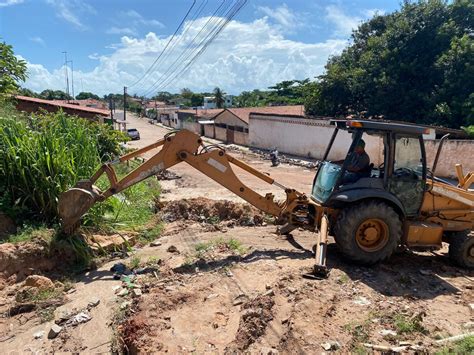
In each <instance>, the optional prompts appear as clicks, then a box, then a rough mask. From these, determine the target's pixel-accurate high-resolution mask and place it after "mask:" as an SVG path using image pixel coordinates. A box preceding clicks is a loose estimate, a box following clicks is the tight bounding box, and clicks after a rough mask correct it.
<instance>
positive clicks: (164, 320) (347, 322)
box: [0, 117, 474, 354]
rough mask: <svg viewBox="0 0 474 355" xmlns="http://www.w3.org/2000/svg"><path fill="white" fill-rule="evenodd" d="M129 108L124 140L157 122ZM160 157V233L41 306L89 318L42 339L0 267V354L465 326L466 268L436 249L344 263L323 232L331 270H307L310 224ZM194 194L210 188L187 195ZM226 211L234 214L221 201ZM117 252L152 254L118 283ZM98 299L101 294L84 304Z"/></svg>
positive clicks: (291, 174) (346, 347)
mask: <svg viewBox="0 0 474 355" xmlns="http://www.w3.org/2000/svg"><path fill="white" fill-rule="evenodd" d="M130 120H131V121H132V122H133V123H132V126H135V127H136V128H138V129H139V130H140V133H141V135H142V140H141V141H136V142H132V143H130V144H131V145H133V146H143V145H144V144H147V143H151V142H153V141H155V140H156V139H158V138H159V137H161V136H162V135H163V133H166V132H167V130H166V129H164V128H161V127H157V126H151V125H149V124H148V123H146V122H145V121H142V120H137V119H134V118H133V117H132V118H130ZM233 154H238V155H239V156H240V157H241V158H243V159H244V160H245V161H247V162H250V163H251V164H252V165H253V166H256V167H257V168H258V169H261V170H267V171H270V172H271V174H272V176H274V177H276V179H277V180H278V181H279V182H280V183H282V184H284V185H288V186H291V187H295V188H296V189H298V190H300V191H303V192H309V189H310V186H311V183H312V178H313V172H312V171H309V170H307V169H304V168H301V167H295V166H288V165H285V164H283V165H281V166H280V167H278V168H276V169H273V168H270V167H269V162H268V161H263V160H260V159H259V157H258V156H257V155H254V154H252V153H250V152H248V151H240V152H237V153H233ZM170 170H171V171H172V172H173V173H175V174H176V176H177V177H179V178H178V179H171V180H163V181H162V182H161V184H162V187H163V196H162V198H163V200H164V201H166V202H167V204H166V206H165V207H164V209H163V210H162V215H163V218H164V219H165V220H167V221H168V223H167V224H166V227H165V230H164V232H163V234H162V236H161V237H160V238H159V240H158V241H157V243H156V244H152V245H153V246H151V245H150V246H146V247H143V248H139V249H137V250H136V252H135V254H134V255H133V256H129V257H128V258H125V259H124V260H112V261H108V262H107V263H105V264H103V265H102V266H100V267H99V268H98V269H97V270H93V271H90V272H87V273H85V274H83V275H80V276H79V277H78V278H76V279H74V280H72V281H73V283H72V284H71V285H70V286H69V287H72V290H74V291H67V289H68V288H69V287H65V285H64V284H63V285H60V284H58V283H56V287H57V288H58V289H59V290H61V291H64V292H60V293H59V294H58V295H57V297H56V300H57V302H58V305H57V306H58V308H56V310H55V311H54V314H53V315H52V316H51V317H50V318H53V319H54V320H55V321H58V319H59V318H61V316H62V315H64V314H68V313H71V312H72V313H75V312H73V310H76V311H80V310H85V311H86V313H87V314H88V315H90V316H91V320H89V321H88V322H85V323H81V324H79V325H77V326H72V325H71V326H65V327H64V328H63V330H62V331H61V333H60V334H59V336H58V337H56V338H55V339H52V340H50V339H48V338H47V335H48V332H49V330H50V329H51V326H52V324H53V322H54V320H49V321H45V322H44V321H42V319H41V316H42V314H41V312H39V311H38V310H37V311H28V310H26V311H24V312H21V313H20V314H17V315H13V314H12V310H14V305H15V304H16V303H17V302H16V301H15V298H18V297H17V295H18V294H20V293H21V292H24V291H22V290H24V289H25V286H24V285H23V283H21V282H20V283H18V282H16V281H18V280H14V279H10V280H8V281H9V285H7V286H6V287H4V288H3V290H2V291H1V292H0V312H2V314H3V317H2V318H0V348H1V349H2V353H6V354H10V353H11V354H13V353H30V352H31V353H38V352H39V353H49V352H86V353H108V352H110V351H111V350H112V349H115V350H117V349H118V348H119V347H122V350H123V351H127V350H128V351H129V352H132V353H135V352H142V353H151V352H153V353H164V352H168V353H172V354H174V353H189V352H194V353H228V354H230V353H242V352H249V353H256V354H259V353H261V354H270V353H277V352H279V353H283V354H294V353H301V354H303V353H308V354H313V353H322V352H328V351H336V352H340V353H348V352H367V351H371V350H370V349H368V348H364V347H363V346H362V344H363V343H370V344H375V345H384V346H395V347H397V346H399V345H400V344H402V345H403V344H404V343H403V342H407V344H410V345H406V346H405V347H404V348H403V349H405V350H406V351H408V352H412V353H414V352H418V353H420V352H434V351H435V350H436V349H438V348H440V345H438V344H436V343H435V340H436V339H437V338H444V337H448V336H450V335H457V334H462V333H467V332H469V331H473V329H471V330H469V329H467V328H466V324H467V327H469V324H468V323H469V322H471V325H470V326H472V321H473V320H474V310H472V309H470V304H473V303H474V291H473V288H474V280H473V278H474V275H473V273H469V272H467V271H466V270H462V269H459V268H456V267H454V266H452V265H451V263H450V261H449V259H448V257H447V255H446V249H443V250H441V251H437V252H436V253H428V252H426V253H415V252H407V251H405V252H402V253H400V254H397V255H395V256H394V257H392V259H391V260H390V261H389V262H386V263H384V264H380V265H377V266H374V267H370V268H367V267H359V266H356V265H352V264H349V263H346V262H345V261H344V260H343V258H342V256H341V255H340V254H339V252H338V250H337V248H336V246H335V244H334V243H331V244H330V245H329V251H328V265H329V267H330V268H331V273H330V275H329V278H328V279H325V280H308V279H305V278H303V277H302V275H303V274H304V273H306V272H308V271H310V269H311V267H312V265H313V262H314V260H313V255H312V252H311V248H312V246H313V245H314V243H315V235H314V234H311V233H309V232H306V231H295V232H294V235H293V237H288V238H287V237H284V236H278V235H276V234H275V233H274V232H275V229H276V227H275V226H274V225H271V224H268V223H271V221H270V220H269V219H268V218H266V216H265V215H263V214H259V213H258V212H257V211H255V210H253V209H250V208H248V207H244V206H243V205H241V204H240V202H242V200H240V199H239V198H237V197H235V196H233V195H232V194H231V193H230V192H228V191H226V190H225V189H224V188H222V187H221V186H220V185H218V184H217V183H215V182H213V181H210V180H209V179H208V178H206V177H205V176H203V175H202V174H200V173H199V172H197V171H195V170H193V168H191V167H189V166H186V165H179V166H177V167H175V168H173V169H170ZM245 181H250V180H247V179H245ZM249 185H250V186H251V187H252V188H255V189H257V191H261V192H262V193H266V192H268V191H272V192H273V191H274V192H277V191H278V190H277V189H275V188H274V187H273V186H266V184H260V183H259V182H258V181H256V180H251V181H250V182H249ZM199 196H201V197H202V196H205V197H206V198H207V199H209V200H205V199H198V200H192V198H195V197H199ZM280 196H281V195H280ZM183 199H187V200H186V201H183ZM189 199H191V200H189ZM212 200H219V201H217V202H213V201H212ZM222 200H231V201H232V202H233V203H229V202H222ZM235 203H237V204H235ZM226 210H231V211H232V213H234V214H232V213H230V214H226V213H222V212H223V211H226ZM183 212H184V213H183ZM187 212H189V213H187ZM217 215H220V216H219V218H216V217H215V216H217ZM249 221H250V222H251V223H249ZM249 224H250V226H249ZM252 224H256V225H257V226H252ZM267 224H268V225H267ZM0 255H1V256H3V255H4V254H2V251H1V250H0ZM132 259H133V261H132ZM158 260H159V261H158ZM0 261H1V258H0ZM118 261H122V262H124V263H129V264H130V263H134V262H135V263H136V264H138V263H140V264H145V263H147V262H148V263H149V264H158V265H157V270H156V271H155V272H150V273H147V274H144V275H139V276H137V278H136V279H133V278H132V279H130V278H128V279H126V280H125V282H124V281H120V280H114V278H113V273H112V272H111V271H110V268H111V266H112V265H113V264H114V263H116V262H118ZM56 265H57V263H56ZM10 267H11V266H10ZM49 269H51V268H49ZM37 271H38V270H36V271H35V270H33V271H32V270H30V271H29V272H25V276H26V274H28V273H38V272H37ZM57 271H58V270H57V266H56V272H55V270H54V269H53V270H50V271H49V272H46V275H47V276H50V277H51V278H52V279H60V273H58V272H57ZM124 290H125V291H124ZM135 290H140V291H135ZM121 293H127V295H124V296H120V294H121ZM133 295H134V296H133ZM96 298H98V299H99V301H100V302H99V304H96V305H93V306H91V305H89V306H88V304H89V303H91V302H92V304H94V303H95V301H96ZM13 313H15V312H13ZM76 313H77V312H76ZM43 318H44V315H43ZM41 331H44V335H43V336H41V337H39V338H38V339H35V334H37V333H38V332H41ZM396 350H397V349H396ZM398 350H401V349H398Z"/></svg>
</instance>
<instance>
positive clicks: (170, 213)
mask: <svg viewBox="0 0 474 355" xmlns="http://www.w3.org/2000/svg"><path fill="white" fill-rule="evenodd" d="M160 212H161V215H162V218H163V220H164V221H166V222H174V221H177V220H182V219H184V220H191V221H197V222H207V223H213V224H217V223H219V222H221V221H235V223H236V224H237V225H240V226H258V225H262V224H264V221H265V220H264V217H265V214H264V213H263V212H262V211H259V210H258V209H256V208H255V207H252V206H251V205H249V204H245V203H236V202H232V201H227V200H218V201H216V200H210V199H207V198H202V197H200V198H191V199H183V200H179V201H170V202H167V203H166V204H164V206H162V207H161V210H160Z"/></svg>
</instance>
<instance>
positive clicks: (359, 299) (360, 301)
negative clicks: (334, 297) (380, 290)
mask: <svg viewBox="0 0 474 355" xmlns="http://www.w3.org/2000/svg"><path fill="white" fill-rule="evenodd" d="M354 303H355V304H356V305H358V306H368V305H369V304H371V302H370V301H369V300H368V299H367V298H365V297H364V296H359V297H357V299H356V300H354Z"/></svg>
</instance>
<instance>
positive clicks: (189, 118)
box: [177, 108, 224, 138]
mask: <svg viewBox="0 0 474 355" xmlns="http://www.w3.org/2000/svg"><path fill="white" fill-rule="evenodd" d="M223 111H224V110H223V109H221V108H216V109H194V110H178V111H177V114H178V124H179V125H180V128H184V129H188V130H190V131H192V132H195V133H197V134H200V135H205V136H206V137H211V138H213V136H214V118H215V117H216V116H217V115H218V114H220V113H221V112H223Z"/></svg>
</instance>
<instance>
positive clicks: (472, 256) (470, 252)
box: [467, 243, 474, 263]
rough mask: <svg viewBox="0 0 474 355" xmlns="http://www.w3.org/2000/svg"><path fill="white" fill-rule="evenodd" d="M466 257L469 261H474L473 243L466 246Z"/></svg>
mask: <svg viewBox="0 0 474 355" xmlns="http://www.w3.org/2000/svg"><path fill="white" fill-rule="evenodd" d="M467 258H468V259H469V261H470V262H471V263H474V243H472V245H471V246H470V247H468V248H467Z"/></svg>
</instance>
